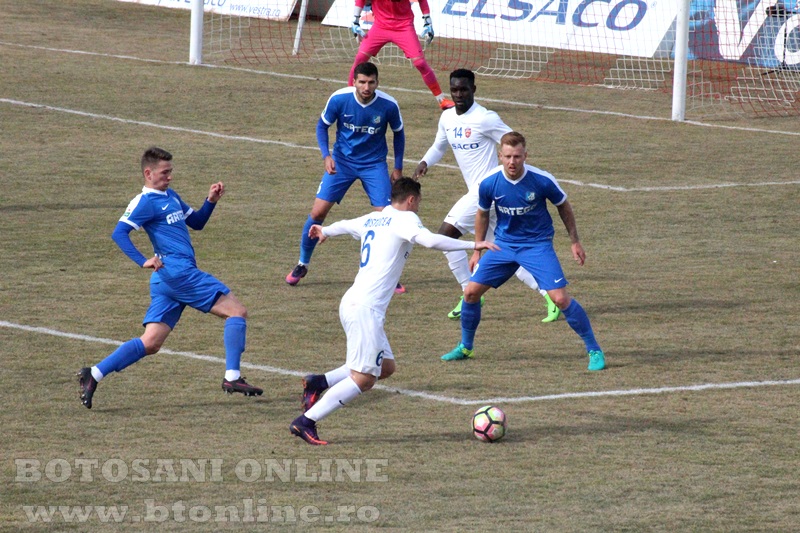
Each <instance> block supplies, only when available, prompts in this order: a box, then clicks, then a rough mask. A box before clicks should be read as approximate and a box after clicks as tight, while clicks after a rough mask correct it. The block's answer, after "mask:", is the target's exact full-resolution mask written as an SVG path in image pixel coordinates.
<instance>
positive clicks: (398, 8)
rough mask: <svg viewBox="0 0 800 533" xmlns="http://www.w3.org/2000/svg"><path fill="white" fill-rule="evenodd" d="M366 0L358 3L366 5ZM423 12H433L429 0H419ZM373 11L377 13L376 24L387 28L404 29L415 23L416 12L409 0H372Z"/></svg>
mask: <svg viewBox="0 0 800 533" xmlns="http://www.w3.org/2000/svg"><path fill="white" fill-rule="evenodd" d="M365 3H366V0H356V5H357V6H359V7H362V8H363V7H364V5H365ZM419 8H420V10H421V11H422V14H423V15H425V14H429V13H430V12H431V10H430V7H428V0H419ZM372 13H373V14H374V15H375V23H374V26H379V27H381V28H384V29H387V30H404V29H406V28H407V27H408V25H409V24H411V25H413V24H414V12H413V11H412V10H411V3H410V1H409V0H372Z"/></svg>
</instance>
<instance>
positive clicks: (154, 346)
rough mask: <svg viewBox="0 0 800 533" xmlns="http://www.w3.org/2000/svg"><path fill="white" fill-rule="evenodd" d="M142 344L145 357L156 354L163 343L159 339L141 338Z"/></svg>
mask: <svg viewBox="0 0 800 533" xmlns="http://www.w3.org/2000/svg"><path fill="white" fill-rule="evenodd" d="M142 344H144V354H145V355H153V354H155V353H158V351H159V350H160V349H161V345H162V344H163V341H161V340H160V339H151V338H144V337H143V338H142Z"/></svg>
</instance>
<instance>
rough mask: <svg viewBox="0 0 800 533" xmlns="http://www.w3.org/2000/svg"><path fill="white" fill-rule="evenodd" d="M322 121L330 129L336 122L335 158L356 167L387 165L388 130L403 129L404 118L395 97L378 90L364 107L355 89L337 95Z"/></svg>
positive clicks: (323, 114)
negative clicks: (358, 165) (361, 165)
mask: <svg viewBox="0 0 800 533" xmlns="http://www.w3.org/2000/svg"><path fill="white" fill-rule="evenodd" d="M321 118H322V121H323V122H324V123H325V124H327V125H328V126H331V125H332V124H333V123H334V122H336V142H335V143H334V145H333V159H334V160H336V161H341V160H345V161H348V162H350V163H351V164H356V165H357V164H360V163H363V164H374V163H379V162H385V161H386V156H387V155H388V153H389V147H388V146H387V144H386V133H387V128H391V129H392V131H394V132H397V131H400V130H402V129H403V117H402V116H400V107H399V106H398V105H397V101H396V100H395V99H394V98H392V97H391V96H389V95H388V94H386V93H385V92H383V91H375V97H374V98H373V99H372V100H371V101H370V102H369V103H368V104H362V103H361V102H359V101H358V97H357V96H356V89H355V87H346V88H344V89H340V90H338V91H336V92H335V93H333V94H332V95H331V97H330V98H329V99H328V103H327V104H326V105H325V109H324V110H323V111H322V116H321Z"/></svg>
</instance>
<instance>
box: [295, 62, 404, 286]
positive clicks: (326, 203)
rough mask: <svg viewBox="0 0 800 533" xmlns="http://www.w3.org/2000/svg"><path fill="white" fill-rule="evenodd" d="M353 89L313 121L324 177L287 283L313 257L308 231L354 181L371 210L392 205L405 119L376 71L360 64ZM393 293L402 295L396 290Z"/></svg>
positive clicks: (303, 273)
mask: <svg viewBox="0 0 800 533" xmlns="http://www.w3.org/2000/svg"><path fill="white" fill-rule="evenodd" d="M353 80H354V84H355V85H354V86H353V87H347V88H345V89H340V90H338V91H336V92H335V93H333V94H332V95H331V97H330V98H329V99H328V103H327V105H326V106H325V109H324V110H323V111H322V116H321V117H320V119H319V121H318V122H317V143H318V144H319V150H320V152H321V153H322V159H323V160H324V162H325V173H324V174H323V175H322V181H321V182H320V184H319V188H318V189H317V197H316V199H315V200H314V205H313V206H312V208H311V214H309V215H308V219H306V223H305V225H304V226H303V233H302V235H301V236H300V259H299V261H298V262H297V266H295V267H294V269H293V270H292V271H291V272H290V273H289V274H288V275H287V276H286V283H288V284H289V285H297V284H298V283H299V282H300V280H301V279H302V278H304V277H305V276H306V274H307V273H308V264H309V262H311V254H313V253H314V247H315V246H316V245H317V242H318V240H319V239H312V238H311V237H310V236H309V230H310V229H311V226H313V225H315V224H322V223H323V222H324V221H325V217H326V216H328V213H329V212H330V210H331V208H332V207H333V205H334V204H338V203H339V202H341V201H342V198H344V195H345V193H346V192H347V190H348V189H349V188H350V186H351V185H352V184H353V183H354V182H355V181H356V180H357V179H360V180H361V184H362V186H363V187H364V191H366V193H367V196H369V201H370V203H371V204H372V207H373V208H375V210H377V211H380V210H381V209H383V208H384V207H386V206H387V205H389V204H390V203H391V201H390V196H391V193H392V182H393V181H395V180H397V179H398V178H400V176H402V174H403V153H404V151H405V133H404V130H403V117H402V116H401V115H400V107H399V106H398V105H397V101H396V100H395V99H394V98H392V97H391V96H389V95H388V94H386V93H385V92H383V91H379V90H378V67H376V66H375V65H374V64H372V63H369V62H367V63H361V64H359V65H358V66H357V67H356V68H355V70H354V73H353ZM334 122H335V123H336V142H335V143H334V145H333V153H332V154H331V152H330V149H329V147H328V128H330V127H331V126H332V125H333V123H334ZM389 129H391V130H392V132H394V138H393V148H394V170H392V173H391V177H390V175H389V166H388V164H387V163H386V157H387V155H388V153H389V147H388V146H387V144H386V135H387V133H388V130H389ZM396 291H397V292H405V289H403V288H402V285H400V284H398V285H397V289H396Z"/></svg>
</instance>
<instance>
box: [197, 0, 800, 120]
mask: <svg viewBox="0 0 800 533" xmlns="http://www.w3.org/2000/svg"><path fill="white" fill-rule="evenodd" d="M228 1H231V0H228ZM246 1H250V2H251V3H255V4H261V5H262V6H263V5H264V4H266V3H267V0H241V2H246ZM268 1H269V3H270V4H274V3H275V2H281V1H282V2H284V5H283V6H282V8H281V9H278V10H277V11H278V12H277V13H276V12H275V11H274V10H275V8H264V7H261V8H260V9H261V10H262V11H261V12H260V13H257V12H255V11H252V10H251V11H248V10H247V9H246V8H245V7H242V8H241V9H240V10H239V11H238V12H235V13H234V6H237V5H238V4H229V10H228V11H229V12H228V13H223V14H220V13H215V12H206V13H205V16H204V24H203V60H204V62H225V63H233V64H240V65H250V66H254V65H275V64H286V63H292V62H341V63H342V64H343V68H344V69H348V68H349V66H350V62H351V61H352V59H353V57H354V56H355V52H356V49H357V47H358V42H357V41H356V39H354V38H353V37H352V35H351V33H350V30H349V26H350V23H351V21H352V16H353V15H352V13H353V0H307V2H305V3H304V2H302V1H301V0H268ZM683 1H684V0H656V1H652V0H650V1H649V2H648V1H645V0H538V1H534V0H429V5H430V8H431V17H432V19H433V26H434V30H435V31H436V38H435V39H434V41H433V43H431V45H429V46H427V47H426V50H425V55H426V58H427V59H428V62H429V63H430V64H431V66H432V67H433V68H435V69H437V70H440V71H445V72H448V71H450V70H453V69H455V68H462V67H463V68H470V69H472V70H474V71H476V72H477V73H478V74H480V75H489V76H500V77H507V78H520V79H530V80H546V81H551V82H559V83H573V84H585V85H601V86H606V87H610V88H616V89H633V90H655V91H662V92H665V93H669V92H671V91H672V88H673V82H674V80H673V73H674V70H675V53H676V44H678V43H676V20H677V17H678V14H679V11H680V2H683ZM412 8H413V9H414V10H415V12H416V13H417V16H416V17H415V24H416V25H417V26H418V27H417V30H418V31H421V29H422V26H421V25H422V20H421V17H420V16H419V15H420V14H421V13H420V11H419V8H418V6H417V5H416V0H414V2H412ZM264 9H266V10H267V11H268V13H266V15H267V17H266V18H265V17H264V11H263V10H264ZM270 9H273V11H272V12H271V13H270V12H269V10H270ZM254 15H258V17H256V16H254ZM270 15H271V16H270ZM276 15H278V16H276ZM259 17H260V18H259ZM361 20H362V27H364V29H369V27H370V25H371V23H372V13H371V11H370V10H369V9H365V10H364V12H363V13H362V19H361ZM798 26H800V10H799V9H798V8H797V6H796V5H795V4H792V5H788V4H785V3H783V2H782V1H780V0H690V4H689V9H688V27H689V38H688V42H686V43H684V44H685V47H688V64H687V69H686V71H687V76H686V85H685V91H686V112H687V114H691V115H692V116H693V117H702V116H707V115H710V114H720V113H726V114H727V113H734V114H748V115H756V116H787V115H797V114H800V104H799V103H798V91H800V29H798ZM298 27H300V28H299V29H298ZM375 61H376V63H378V64H388V65H409V66H410V62H408V60H406V59H405V58H404V57H403V55H402V53H401V52H400V50H399V49H397V48H396V47H395V46H393V45H388V46H387V47H385V48H384V49H383V50H382V51H381V52H380V53H379V54H378V57H376V58H375Z"/></svg>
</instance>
